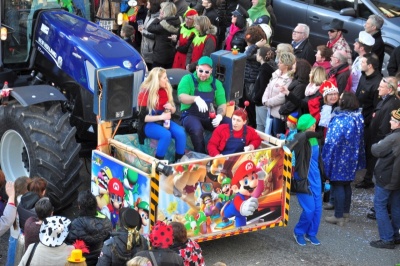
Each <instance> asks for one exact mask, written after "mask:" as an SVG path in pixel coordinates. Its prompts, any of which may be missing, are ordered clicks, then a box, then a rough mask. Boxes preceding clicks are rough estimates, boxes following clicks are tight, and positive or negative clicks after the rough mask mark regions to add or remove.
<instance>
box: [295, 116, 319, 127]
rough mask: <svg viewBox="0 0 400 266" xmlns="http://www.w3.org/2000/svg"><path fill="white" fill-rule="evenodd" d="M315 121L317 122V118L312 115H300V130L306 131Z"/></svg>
mask: <svg viewBox="0 0 400 266" xmlns="http://www.w3.org/2000/svg"><path fill="white" fill-rule="evenodd" d="M315 122H317V120H315V118H314V117H313V116H312V115H310V114H304V115H302V116H300V118H299V120H298V121H297V129H298V130H300V131H305V130H307V129H309V128H310V127H311V126H312V125H314V124H315Z"/></svg>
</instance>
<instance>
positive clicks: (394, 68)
mask: <svg viewBox="0 0 400 266" xmlns="http://www.w3.org/2000/svg"><path fill="white" fill-rule="evenodd" d="M387 71H388V72H389V76H396V73H397V72H399V71H400V46H397V48H396V49H394V50H393V52H392V54H391V55H390V59H389V63H388V65H387Z"/></svg>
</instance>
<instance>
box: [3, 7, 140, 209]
mask: <svg viewBox="0 0 400 266" xmlns="http://www.w3.org/2000/svg"><path fill="white" fill-rule="evenodd" d="M0 18H1V34H2V35H1V39H2V40H1V44H0V89H1V88H2V86H3V84H4V83H5V81H7V82H8V84H9V87H11V88H12V89H13V90H12V92H11V95H10V97H9V98H8V99H2V101H3V102H2V104H1V106H0V121H1V123H0V141H1V143H0V164H1V169H2V170H3V171H4V173H5V175H6V178H7V180H15V179H16V178H18V177H20V176H28V177H34V176H41V177H43V178H45V179H46V180H47V181H48V186H47V194H48V196H49V197H50V199H51V201H52V203H53V205H54V206H55V208H56V210H60V209H63V208H65V207H66V206H68V205H69V204H70V203H71V202H72V201H73V200H74V199H75V198H76V193H77V192H78V190H77V188H78V187H79V186H80V184H81V180H80V178H79V171H80V168H81V166H82V162H81V160H80V158H79V157H80V156H79V155H80V154H81V155H82V150H83V148H86V150H90V149H92V148H94V147H95V146H93V145H95V143H96V141H97V121H96V114H95V111H94V109H96V106H95V107H94V105H95V104H94V103H95V101H96V99H97V98H98V96H99V95H98V94H99V93H98V91H97V90H96V86H97V87H98V86H99V85H100V84H98V79H97V78H98V77H96V74H95V73H97V72H96V71H97V70H98V69H107V68H110V67H113V68H119V69H122V70H123V71H129V73H132V75H133V78H132V80H133V82H132V83H131V84H128V85H129V86H128V87H129V88H130V89H131V90H132V92H133V93H132V94H131V95H133V96H131V97H132V99H128V100H129V103H132V106H131V108H133V109H134V108H135V107H136V100H135V99H136V98H137V92H138V89H139V86H140V84H141V82H142V81H143V79H144V76H145V74H146V65H145V64H144V61H143V59H142V57H141V56H140V54H139V53H138V52H137V51H136V50H135V49H134V48H132V47H131V46H130V45H129V44H127V43H126V42H125V41H123V40H122V39H121V38H119V37H118V36H116V35H115V34H113V33H112V32H110V31H107V30H106V29H104V28H102V27H100V26H99V25H97V24H95V23H92V22H90V21H88V20H86V19H85V18H82V17H79V16H76V15H74V14H71V13H69V12H67V11H66V10H64V9H63V8H61V7H60V5H59V4H58V1H48V0H47V1H46V0H33V1H26V0H2V1H1V10H0ZM110 84H111V83H110ZM113 84H114V85H115V84H118V80H116V81H114V83H113ZM103 85H104V84H103ZM104 86H105V85H104ZM110 86H111V85H110ZM110 89H111V88H110ZM119 98H120V99H121V97H119ZM113 104H114V105H119V102H118V101H117V102H115V103H113ZM126 121H128V122H126ZM124 122H125V124H126V125H128V126H127V127H128V128H129V127H130V124H131V123H130V122H129V119H127V120H125V121H124ZM123 124H124V123H123Z"/></svg>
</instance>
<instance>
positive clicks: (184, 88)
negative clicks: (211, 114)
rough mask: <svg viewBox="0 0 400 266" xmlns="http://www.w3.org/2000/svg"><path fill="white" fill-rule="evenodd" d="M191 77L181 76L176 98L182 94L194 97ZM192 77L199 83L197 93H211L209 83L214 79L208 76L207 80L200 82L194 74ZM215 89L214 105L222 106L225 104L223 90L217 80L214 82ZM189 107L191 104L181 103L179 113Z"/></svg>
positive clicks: (188, 75) (189, 75)
mask: <svg viewBox="0 0 400 266" xmlns="http://www.w3.org/2000/svg"><path fill="white" fill-rule="evenodd" d="M191 75H192V74H187V75H185V76H183V78H182V79H181V81H180V82H179V85H178V96H179V95H180V94H182V93H184V94H188V95H191V96H193V95H194V90H195V88H194V82H193V79H192V77H191ZM193 75H194V77H195V78H196V79H197V81H198V82H199V86H198V88H197V89H198V90H199V91H201V92H210V91H212V86H211V83H212V80H213V78H214V77H212V76H210V77H209V78H208V79H207V80H205V81H200V79H199V78H198V77H197V73H196V72H195V73H194V74H193ZM215 87H216V90H215V96H214V101H215V103H216V105H217V106H220V105H222V104H226V98H225V89H224V86H223V85H222V82H221V81H219V80H218V79H217V80H215ZM193 104H195V103H193ZM190 106H191V104H183V103H181V111H184V110H187V109H189V107H190Z"/></svg>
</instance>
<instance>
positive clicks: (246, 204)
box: [240, 197, 258, 216]
mask: <svg viewBox="0 0 400 266" xmlns="http://www.w3.org/2000/svg"><path fill="white" fill-rule="evenodd" d="M257 208H258V200H257V199H256V198H253V197H251V198H249V199H247V200H245V201H243V203H242V205H240V214H241V215H243V216H250V215H252V214H253V213H254V212H255V210H257Z"/></svg>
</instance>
